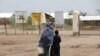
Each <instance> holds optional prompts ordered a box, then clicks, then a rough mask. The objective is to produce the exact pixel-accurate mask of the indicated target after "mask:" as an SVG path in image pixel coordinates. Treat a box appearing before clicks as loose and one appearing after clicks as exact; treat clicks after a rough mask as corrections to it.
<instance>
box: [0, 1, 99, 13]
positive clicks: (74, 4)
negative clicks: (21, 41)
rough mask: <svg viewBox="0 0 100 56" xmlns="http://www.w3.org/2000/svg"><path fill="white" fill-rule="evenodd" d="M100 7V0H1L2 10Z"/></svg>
mask: <svg viewBox="0 0 100 56" xmlns="http://www.w3.org/2000/svg"><path fill="white" fill-rule="evenodd" d="M96 9H100V0H0V12H14V11H16V10H17V11H18V10H21V11H22V10H25V11H29V12H31V11H45V12H54V11H70V10H81V11H86V12H89V11H90V12H93V11H95V10H96Z"/></svg>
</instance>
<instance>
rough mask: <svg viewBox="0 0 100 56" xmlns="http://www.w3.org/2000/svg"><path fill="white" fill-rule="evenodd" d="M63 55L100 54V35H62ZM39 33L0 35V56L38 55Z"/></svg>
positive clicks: (99, 55)
mask: <svg viewBox="0 0 100 56" xmlns="http://www.w3.org/2000/svg"><path fill="white" fill-rule="evenodd" d="M61 39H62V42H61V56H100V36H79V37H77V36H76V37H75V36H67V35H61ZM38 40H39V35H38V34H35V35H16V36H15V35H8V36H5V35H0V56H37V54H38V53H37V45H38Z"/></svg>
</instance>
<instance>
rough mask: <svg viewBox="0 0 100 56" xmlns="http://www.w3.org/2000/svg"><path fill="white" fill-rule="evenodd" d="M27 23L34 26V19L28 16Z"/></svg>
mask: <svg viewBox="0 0 100 56" xmlns="http://www.w3.org/2000/svg"><path fill="white" fill-rule="evenodd" d="M27 21H28V25H32V18H31V16H28V18H27Z"/></svg>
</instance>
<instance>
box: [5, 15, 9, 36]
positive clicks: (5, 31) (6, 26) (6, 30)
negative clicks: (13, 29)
mask: <svg viewBox="0 0 100 56" xmlns="http://www.w3.org/2000/svg"><path fill="white" fill-rule="evenodd" d="M6 23H7V21H6V19H5V17H4V27H5V34H6V35H8V33H7V26H6Z"/></svg>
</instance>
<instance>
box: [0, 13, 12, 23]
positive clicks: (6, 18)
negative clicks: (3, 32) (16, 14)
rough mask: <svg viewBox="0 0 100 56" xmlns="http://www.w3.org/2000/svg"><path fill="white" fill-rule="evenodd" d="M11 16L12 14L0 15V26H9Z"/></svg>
mask: <svg viewBox="0 0 100 56" xmlns="http://www.w3.org/2000/svg"><path fill="white" fill-rule="evenodd" d="M12 15H13V13H0V25H2V24H4V23H6V24H10V18H11V17H12Z"/></svg>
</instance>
